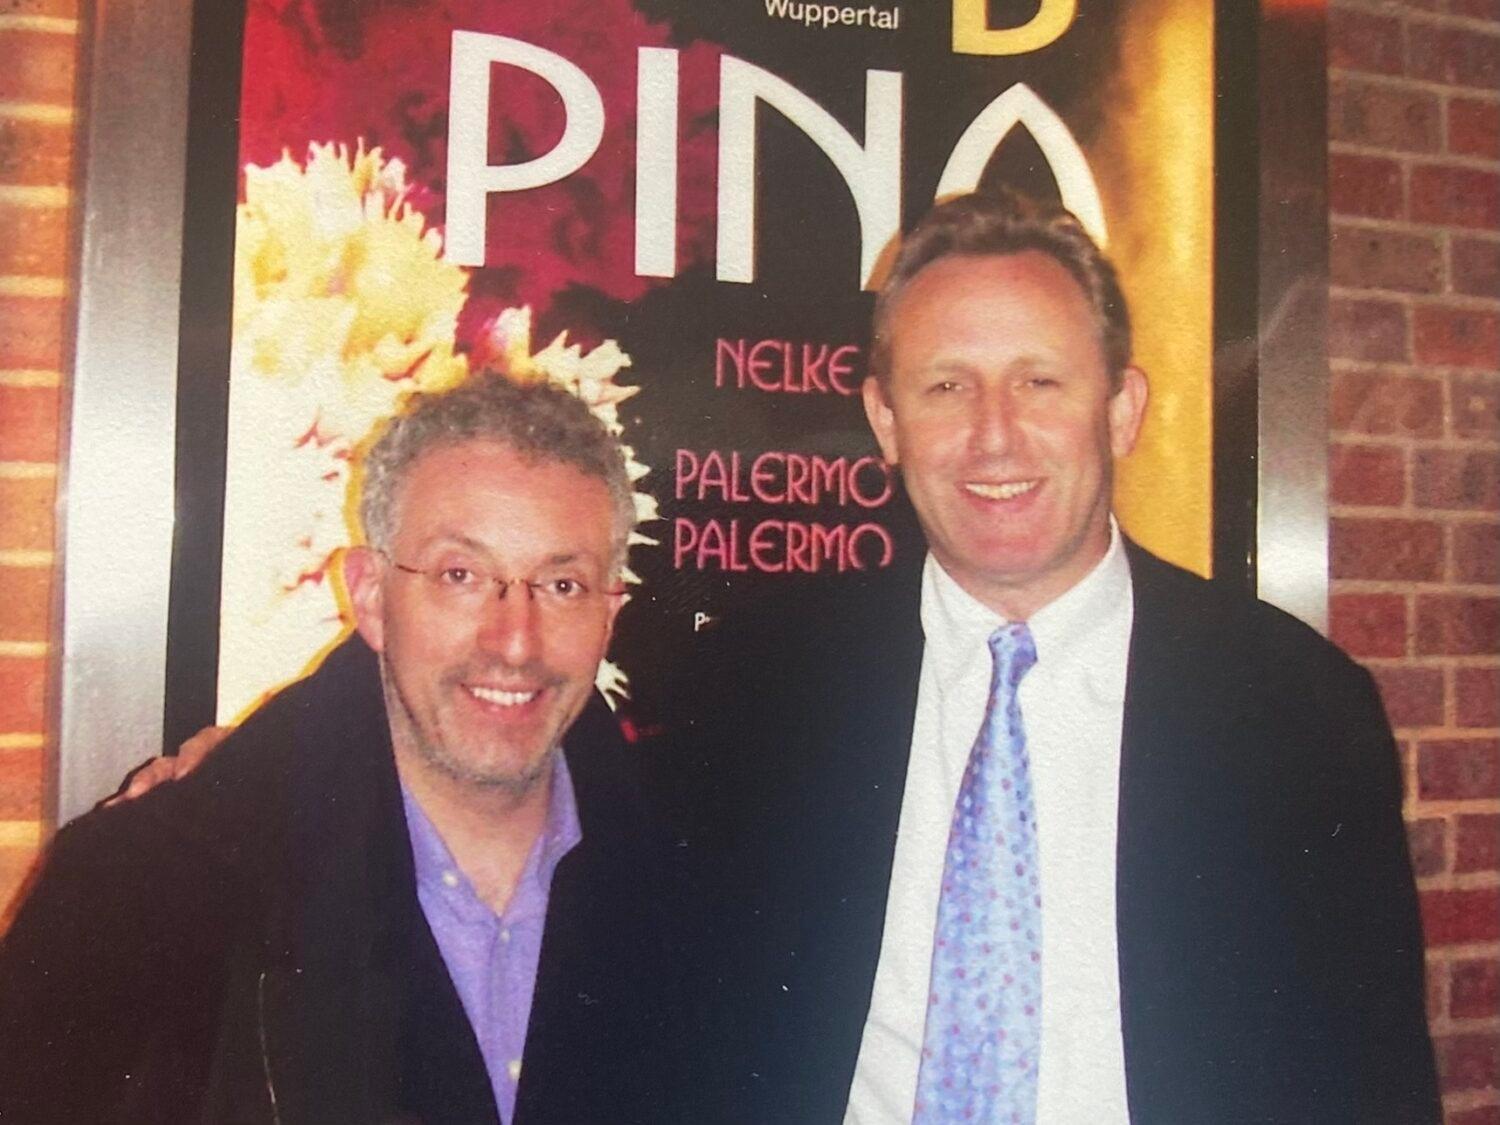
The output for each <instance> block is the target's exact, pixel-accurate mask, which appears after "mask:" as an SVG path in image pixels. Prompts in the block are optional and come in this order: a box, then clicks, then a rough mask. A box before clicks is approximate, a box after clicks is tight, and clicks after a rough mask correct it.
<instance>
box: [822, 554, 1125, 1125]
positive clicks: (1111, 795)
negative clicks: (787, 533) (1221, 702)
mask: <svg viewBox="0 0 1500 1125" xmlns="http://www.w3.org/2000/svg"><path fill="white" fill-rule="evenodd" d="M921 613H922V630H923V635H924V648H923V652H922V671H921V679H920V682H919V685H918V689H917V712H916V722H915V726H914V728H913V731H912V750H911V764H910V766H909V768H908V770H907V775H906V790H905V796H904V797H903V799H902V804H901V823H900V834H899V836H898V838H897V841H896V852H895V860H894V866H893V868H892V871H891V887H890V894H889V897H888V898H887V900H886V913H885V933H884V937H883V938H882V941H881V947H880V961H879V964H878V966H877V969H876V973H875V988H874V993H873V995H872V997H871V1002H870V1014H869V1018H868V1019H867V1021H866V1023H865V1030H864V1037H863V1040H862V1041H861V1043H860V1049H859V1062H858V1065H857V1066H856V1067H855V1071H854V1083H853V1086H852V1088H851V1090H850V1095H849V1107H848V1112H847V1114H846V1116H845V1119H844V1120H845V1125H887V1123H897V1122H909V1121H910V1120H911V1114H912V1107H913V1104H914V1102H915V1100H916V1090H917V1069H918V1066H919V1064H920V1061H921V1050H922V1036H923V1030H924V1027H925V1024H926V1017H927V995H928V977H929V974H930V971H931V967H932V942H933V928H934V926H935V924H936V919H937V905H938V896H939V892H940V887H941V883H942V876H943V861H944V858H945V855H946V853H947V845H948V828H949V823H950V821H951V820H952V817H953V805H954V801H955V800H956V799H957V797H958V787H959V784H960V782H961V781H962V779H963V773H964V767H965V765H966V764H967V763H968V758H969V751H970V749H971V748H972V747H973V745H974V740H975V738H976V736H977V735H978V731H979V725H980V722H981V721H982V720H983V717H984V709H985V704H986V702H987V700H988V696H989V687H990V674H991V670H992V660H991V657H990V653H989V649H988V646H987V641H988V638H989V635H990V634H991V633H992V632H994V630H995V629H996V628H998V627H999V626H1000V625H1002V624H1004V623H1005V622H1004V621H1003V620H1002V619H1001V618H1000V617H998V616H997V615H996V614H995V613H993V612H992V611H991V610H989V609H987V608H986V607H985V606H983V605H981V604H980V603H979V602H978V601H976V600H975V599H974V598H972V597H970V596H969V595H968V594H967V593H965V592H964V591H963V590H962V589H961V588H960V587H959V586H958V584H957V583H956V582H954V580H953V579H952V578H951V577H949V576H948V574H947V573H946V572H945V571H944V570H943V569H942V567H941V566H939V565H938V564H937V562H936V561H935V560H934V559H933V558H932V557H931V556H930V555H929V556H928V558H927V563H926V566H925V569H924V571H923V575H922V609H921ZM1132 616H1133V614H1132V601H1131V586H1130V566H1129V563H1128V561H1127V559H1126V557H1125V552H1124V549H1123V547H1122V546H1121V543H1120V534H1119V530H1118V529H1117V528H1114V527H1113V526H1112V527H1111V532H1110V546H1109V551H1108V553H1107V554H1106V555H1105V557H1104V558H1103V560H1101V561H1100V563H1099V565H1098V566H1097V567H1095V568H1094V569H1093V570H1092V571H1091V572H1090V573H1089V574H1088V576H1087V577H1086V578H1084V579H1083V580H1082V581H1081V582H1079V583H1078V584H1077V585H1076V586H1074V587H1073V588H1072V589H1071V590H1069V591H1068V592H1067V593H1065V594H1064V595H1062V597H1060V598H1058V599H1057V600H1056V601H1054V602H1052V603H1051V604H1049V605H1047V606H1046V607H1045V608H1043V609H1041V610H1039V611H1038V612H1037V613H1036V614H1034V615H1033V616H1032V618H1031V620H1030V621H1029V622H1028V624H1029V625H1030V628H1031V634H1032V637H1033V639H1034V640H1035V642H1036V650H1037V661H1036V665H1035V667H1033V668H1032V669H1031V671H1030V672H1028V673H1027V674H1026V677H1025V679H1023V680H1022V681H1021V687H1020V699H1021V716H1022V721H1023V722H1024V724H1025V728H1026V745H1027V750H1028V753H1029V755H1030V758H1031V776H1032V783H1033V790H1034V793H1035V800H1036V817H1037V836H1038V842H1037V848H1038V853H1039V854H1038V860H1039V866H1040V877H1041V892H1042V1044H1041V1063H1040V1073H1039V1075H1038V1091H1037V1102H1038V1104H1037V1122H1038V1125H1073V1123H1075V1122H1076V1123H1080V1125H1084V1123H1086V1125H1112V1123H1115V1122H1128V1121H1129V1114H1128V1112H1127V1109H1126V1102H1125V1055H1124V1048H1123V1045H1122V1041H1121V1037H1120V980H1119V956H1118V951H1117V946H1116V937H1115V828H1116V817H1117V813H1118V806H1119V780H1120V728H1121V723H1122V719H1123V714H1124V704H1125V664H1126V656H1127V651H1128V647H1129V642H1130V625H1131V620H1132Z"/></svg>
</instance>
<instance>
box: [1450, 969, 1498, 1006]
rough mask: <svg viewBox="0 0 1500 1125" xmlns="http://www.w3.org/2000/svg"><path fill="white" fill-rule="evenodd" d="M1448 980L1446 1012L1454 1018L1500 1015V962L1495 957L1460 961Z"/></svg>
mask: <svg viewBox="0 0 1500 1125" xmlns="http://www.w3.org/2000/svg"><path fill="white" fill-rule="evenodd" d="M1448 983H1449V998H1448V1014H1449V1015H1450V1016H1452V1017H1453V1018H1454V1019H1456V1020H1482V1019H1490V1018H1493V1017H1495V1016H1500V965H1497V964H1496V963H1495V962H1494V961H1459V962H1457V963H1456V964H1455V965H1454V966H1453V970H1452V972H1451V974H1450V975H1449V977H1448Z"/></svg>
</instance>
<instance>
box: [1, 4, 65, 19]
mask: <svg viewBox="0 0 1500 1125" xmlns="http://www.w3.org/2000/svg"><path fill="white" fill-rule="evenodd" d="M78 3H79V0H0V15H4V16H61V17H62V18H64V19H74V18H76V17H77V16H78Z"/></svg>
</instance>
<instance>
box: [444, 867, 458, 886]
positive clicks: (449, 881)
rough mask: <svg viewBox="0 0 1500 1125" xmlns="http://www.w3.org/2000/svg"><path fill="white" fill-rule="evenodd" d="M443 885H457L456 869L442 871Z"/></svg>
mask: <svg viewBox="0 0 1500 1125" xmlns="http://www.w3.org/2000/svg"><path fill="white" fill-rule="evenodd" d="M443 886H445V887H456V886H458V872H457V871H444V872H443Z"/></svg>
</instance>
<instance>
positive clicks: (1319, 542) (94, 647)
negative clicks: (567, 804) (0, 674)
mask: <svg viewBox="0 0 1500 1125" xmlns="http://www.w3.org/2000/svg"><path fill="white" fill-rule="evenodd" d="M1217 7H1218V11H1219V18H1220V20H1221V21H1224V30H1223V34H1224V35H1229V36H1237V37H1239V38H1236V39H1234V40H1233V42H1234V44H1235V50H1234V51H1232V52H1226V51H1223V50H1221V51H1220V52H1219V53H1218V55H1219V57H1218V61H1217V65H1218V67H1220V68H1221V69H1220V71H1219V73H1221V74H1224V73H1226V72H1225V70H1224V69H1222V68H1225V67H1230V66H1235V65H1243V66H1246V67H1248V68H1249V73H1247V74H1242V75H1241V77H1242V78H1243V79H1244V80H1245V81H1244V83H1243V88H1245V89H1247V90H1248V91H1250V92H1249V93H1248V94H1247V95H1246V97H1245V98H1244V99H1242V104H1241V106H1240V109H1239V110H1238V111H1232V112H1238V113H1239V115H1240V118H1241V119H1240V120H1239V121H1238V122H1236V123H1235V124H1236V125H1246V126H1248V128H1249V129H1250V130H1251V131H1252V135H1255V136H1257V137H1258V138H1262V139H1266V138H1273V137H1274V143H1266V144H1259V145H1258V146H1256V147H1257V148H1258V150H1259V152H1258V158H1259V159H1258V160H1255V159H1253V158H1252V160H1251V164H1253V165H1256V166H1254V167H1244V168H1239V169H1236V168H1234V167H1231V166H1220V167H1219V169H1218V170H1219V173H1220V175H1219V187H1218V190H1219V191H1220V193H1221V196H1223V197H1224V198H1226V199H1228V198H1230V197H1232V200H1233V202H1234V203H1235V204H1237V205H1242V206H1243V208H1244V212H1243V223H1242V224H1241V226H1240V230H1239V233H1238V235H1237V237H1241V238H1244V237H1248V239H1249V242H1248V245H1250V246H1258V250H1257V251H1255V252H1253V253H1252V254H1251V255H1249V256H1248V257H1249V260H1248V261H1241V262H1238V263H1236V262H1232V261H1226V260H1222V258H1221V261H1220V262H1219V263H1218V264H1217V265H1216V285H1218V286H1221V287H1222V286H1232V285H1236V284H1242V283H1248V284H1249V285H1252V286H1254V292H1255V294H1256V299H1255V300H1254V301H1246V300H1245V299H1244V292H1245V290H1244V289H1241V290H1240V292H1239V300H1238V304H1239V306H1240V307H1241V308H1242V309H1244V310H1246V311H1245V313H1244V317H1245V319H1244V321H1243V323H1240V324H1235V323H1233V322H1232V321H1230V322H1226V323H1221V324H1219V325H1216V329H1215V335H1216V338H1217V339H1216V345H1217V346H1216V363H1215V366H1216V378H1215V393H1216V395H1217V396H1219V400H1220V406H1219V407H1216V412H1215V423H1216V439H1215V440H1216V449H1217V452H1216V457H1215V468H1216V477H1217V481H1216V496H1215V518H1216V520H1220V521H1221V528H1220V529H1219V533H1216V536H1215V540H1216V544H1218V547H1217V548H1216V555H1215V568H1216V570H1217V571H1218V572H1219V573H1221V574H1225V575H1233V574H1235V573H1236V572H1238V573H1241V574H1243V575H1244V576H1245V578H1246V580H1247V581H1248V582H1249V583H1251V584H1252V586H1253V588H1255V589H1257V590H1258V591H1259V592H1260V593H1261V594H1262V596H1264V597H1267V598H1268V599H1269V600H1272V601H1275V602H1277V603H1278V604H1280V605H1282V606H1283V607H1285V608H1287V609H1289V610H1291V611H1292V612H1293V613H1296V614H1297V615H1298V616H1300V617H1302V618H1304V619H1305V620H1307V621H1309V622H1311V623H1313V624H1314V625H1317V626H1319V627H1320V628H1321V627H1322V626H1323V624H1324V622H1325V620H1326V599H1327V587H1328V571H1327V557H1326V556H1327V534H1328V533H1327V515H1328V501H1327V483H1326V481H1327V470H1326V466H1325V459H1326V448H1327V437H1326V426H1325V418H1326V405H1325V399H1326V389H1327V364H1326V360H1325V358H1324V347H1323V337H1324V327H1323V321H1324V313H1325V308H1326V301H1327V273H1326V257H1325V256H1324V254H1323V249H1322V248H1323V247H1324V246H1325V244H1326V230H1327V217H1326V207H1325V200H1324V187H1323V173H1324V166H1325V160H1326V155H1325V154H1326V143H1325V140H1324V135H1323V121H1324V114H1323V106H1324V104H1325V99H1326V93H1325V90H1324V85H1323V73H1324V72H1323V61H1322V60H1323V54H1322V51H1323V38H1324V11H1323V6H1322V4H1321V3H1320V2H1318V0H1312V2H1310V3H1308V2H1304V3H1298V4H1287V3H1285V2H1284V0H1280V2H1278V0H1262V2H1261V5H1260V11H1259V12H1258V13H1257V12H1256V11H1255V8H1254V7H1252V6H1242V5H1237V4H1231V3H1220V4H1219V5H1217ZM1238 8H1245V9H1248V11H1247V14H1246V17H1245V18H1244V20H1243V23H1238V22H1235V21H1236V20H1237V19H1238V17H1235V16H1234V15H1233V14H1232V12H1233V11H1234V10H1235V9H1238ZM191 9H192V5H191V4H189V3H186V2H184V0H96V3H95V6H94V16H93V21H92V29H91V56H92V66H91V67H90V69H89V77H88V89H89V91H90V93H89V96H88V101H87V106H88V108H87V113H88V118H87V143H86V145H85V146H84V149H83V151H84V152H85V153H88V154H92V159H90V160H89V161H88V163H87V164H86V166H85V179H84V183H83V195H84V221H83V223H82V238H81V252H80V257H79V261H80V268H79V276H78V292H79V297H80V299H79V307H78V319H77V335H76V353H75V362H74V368H73V378H72V383H71V393H72V406H71V431H70V439H69V442H68V449H67V450H66V452H65V456H64V467H63V475H62V478H61V479H62V487H63V495H65V496H66V498H67V503H66V515H65V521H64V542H65V544H66V547H65V552H64V555H63V558H64V560H65V565H64V567H63V571H62V583H61V587H62V592H63V593H62V603H63V605H62V628H61V630H60V631H59V633H58V634H57V635H59V636H60V637H61V639H62V640H61V655H60V656H59V657H57V658H56V660H57V663H58V671H59V679H58V682H59V684H60V691H59V692H58V698H57V701H56V705H57V708H58V714H57V715H56V716H54V718H55V719H56V721H55V722H54V724H53V726H52V729H54V730H56V731H57V732H58V746H57V755H56V761H57V776H56V785H55V794H56V804H55V812H56V821H57V822H58V823H61V822H64V821H66V820H68V819H70V818H71V817H73V816H76V815H77V814H78V813H80V812H82V811H84V810H86V809H87V808H88V807H89V806H90V805H92V804H93V803H94V802H95V801H96V800H98V799H99V797H101V796H102V795H104V794H106V793H108V792H110V791H111V790H112V789H113V788H114V787H115V785H116V784H117V783H118V781H119V779H120V777H121V776H122V775H123V774H124V773H125V771H126V770H127V769H128V768H130V767H131V766H132V765H134V764H136V763H137V762H138V761H140V760H141V758H142V757H143V755H144V754H145V753H146V752H147V751H149V750H153V749H155V748H156V747H157V746H159V745H160V744H161V739H162V734H163V729H164V728H163V700H164V695H165V684H166V676H167V667H168V664H167V662H168V653H167V634H168V629H167V622H168V613H169V606H170V605H171V604H172V591H171V590H170V575H171V573H172V560H173V557H174V550H175V553H176V555H177V556H178V557H181V558H187V559H191V558H194V557H199V556H198V554H197V552H199V551H203V550H205V549H206V547H209V546H211V544H212V543H214V542H217V541H218V535H219V530H218V528H216V527H215V528H205V527H200V526H198V525H199V524H204V523H206V522H213V521H212V520H211V519H209V520H205V519H204V518H203V517H204V516H205V515H207V513H178V512H176V510H175V504H176V495H177V494H176V493H175V492H174V487H173V484H174V473H175V471H176V470H175V468H174V466H175V463H176V454H177V452H178V450H179V448H180V447H181V446H182V445H183V444H184V443H191V441H192V440H193V436H192V433H191V431H192V429H193V428H194V426H196V422H195V420H192V419H185V420H184V423H185V425H184V427H179V426H178V424H177V422H178V419H177V410H176V403H177V401H178V389H179V381H178V375H177V373H178V369H179V363H178V344H179V335H180V330H179V326H180V325H185V326H186V327H187V329H188V331H187V332H186V334H185V335H183V358H182V371H183V374H184V377H186V378H194V377H198V376H201V377H205V378H208V377H212V376H213V375H214V370H211V368H214V367H215V364H216V359H215V357H216V356H218V355H219V353H221V352H222V353H224V358H225V359H227V337H228V333H227V331H225V330H223V327H222V325H221V326H219V328H218V329H215V328H214V326H213V325H212V324H211V323H206V322H205V321H204V320H202V319H201V318H202V316H203V315H205V314H206V310H209V309H211V308H212V307H213V302H214V301H215V300H222V294H217V295H216V294H215V293H213V292H206V291H205V286H209V287H210V288H211V287H213V286H218V287H221V288H222V287H223V286H226V285H227V284H228V278H218V279H217V280H215V279H208V278H198V277H193V278H191V279H190V281H189V284H188V286H187V287H186V289H185V290H184V287H183V285H182V276H183V275H182V260H183V255H182V247H183V230H184V222H183V215H184V211H183V201H184V198H185V197H187V196H188V195H190V194H195V193H196V192H197V191H198V190H200V189H204V188H211V187H212V183H214V182H218V180H221V179H222V178H223V176H224V169H223V168H222V167H219V165H220V164H222V163H223V159H222V157H223V154H222V152H220V151H219V150H218V149H217V148H215V149H214V153H215V159H214V160H213V161H210V162H209V163H210V164H212V165H213V166H212V167H208V168H207V169H206V170H205V169H204V167H203V165H201V164H200V163H199V161H198V160H197V155H196V154H197V153H198V152H199V148H198V147H197V145H198V144H199V143H201V136H200V137H199V138H198V139H197V140H195V141H194V146H195V147H194V148H193V151H194V153H195V166H194V167H193V168H191V169H189V168H187V166H186V154H187V152H188V149H189V128H190V126H189V115H188V93H189V59H190V56H193V55H196V58H194V61H193V67H194V68H195V69H194V77H195V79H196V78H197V77H198V76H200V75H206V76H207V78H208V81H205V82H204V83H203V86H202V87H200V86H199V85H198V84H197V82H196V81H195V83H194V89H195V90H200V89H202V88H214V87H215V83H217V89H218V90H219V93H220V95H222V99H221V100H219V101H218V102H217V103H216V104H215V105H213V106H211V107H209V108H210V110H211V111H212V112H211V113H209V114H208V115H207V116H208V117H209V118H211V120H210V121H209V122H208V128H209V130H210V133H213V131H214V130H215V129H217V130H218V135H219V136H221V137H222V136H223V135H224V132H225V130H226V129H227V131H228V132H229V133H232V132H233V124H232V118H233V115H234V112H235V106H236V104H237V99H236V98H235V95H234V93H232V92H231V93H229V94H224V87H226V86H230V87H233V88H234V89H235V90H237V87H238V66H237V62H236V60H233V59H228V60H227V56H226V52H230V51H237V49H238V37H237V36H235V37H231V40H232V41H231V43H230V44H228V45H226V44H225V43H224V38H223V36H222V35H210V34H208V31H207V30H205V29H204V28H201V27H200V28H199V29H198V34H197V35H196V36H195V35H194V34H193V29H192V13H191ZM199 10H200V13H201V12H202V11H204V10H205V9H204V8H203V7H202V5H200V6H199ZM213 22H218V21H213ZM219 30H220V31H222V27H221V28H220V29H219ZM1247 39H1248V42H1249V43H1253V44H1254V45H1255V49H1254V50H1246V47H1247ZM1221 42H1224V39H1223V38H1222V37H1221ZM1236 58H1238V59H1239V60H1242V62H1241V63H1238V64H1237V63H1235V62H1234V61H1233V60H1234V59H1236ZM1288 58H1293V59H1295V62H1294V63H1293V64H1292V65H1291V66H1290V67H1288V66H1287V65H1286V61H1287V59H1288ZM226 60H227V61H229V62H230V65H229V66H228V68H227V69H228V71H229V73H228V74H225V63H226ZM206 68H212V69H206ZM195 97H200V100H201V95H199V94H195ZM203 110H204V107H203V106H202V105H200V104H197V103H195V105H194V120H195V121H200V120H202V119H203V118H204V116H205V115H204V113H203ZM226 114H227V115H228V119H227V123H226V117H225V115H226ZM1230 127H1231V125H1230V123H1229V122H1227V121H1226V120H1224V119H1223V118H1221V120H1220V132H1221V134H1223V133H1225V132H1227V131H1228V129H1229V128H1230ZM210 147H211V148H212V147H213V146H212V145H211V146H210ZM219 147H220V148H221V147H222V145H220V146H219ZM1239 151H1240V152H1244V151H1245V146H1241V148H1240V149H1239ZM1250 151H1251V152H1254V149H1250ZM1268 161H1269V163H1268ZM1237 172H1243V173H1246V174H1245V175H1244V176H1243V178H1242V179H1243V182H1241V181H1240V180H1236V179H1235V174H1236V173H1237ZM230 176H231V179H230V181H229V182H230V184H231V185H232V184H233V179H232V176H233V170H232V169H231V170H230ZM216 178H217V179H216ZM205 180H207V181H211V182H205ZM230 190H231V191H232V190H233V189H232V186H231V188H230ZM1226 193H1227V194H1226ZM216 197H217V198H223V196H222V195H219V196H216ZM213 210H214V209H211V208H201V207H200V208H195V209H193V211H191V212H190V213H189V214H188V216H187V222H188V225H189V229H190V231H191V236H190V239H189V241H190V243H192V244H193V245H194V246H195V248H196V247H198V243H197V242H196V241H195V240H197V239H199V238H209V239H215V240H219V239H223V238H225V237H227V238H228V239H230V240H231V241H230V242H229V243H228V245H232V221H233V216H232V214H230V215H227V216H226V215H222V214H220V215H215V214H213ZM1216 211H1217V214H1218V216H1219V221H1220V222H1221V223H1222V222H1223V220H1224V218H1225V216H1226V215H1229V214H1230V213H1231V210H1230V208H1228V207H1226V206H1223V205H1220V206H1218V207H1217V208H1216ZM226 226H228V227H229V228H230V229H229V230H228V232H227V235H226V232H225V228H226ZM1246 232H1248V234H1247V233H1246ZM217 245H218V244H217V243H216V246H217ZM1242 245H1244V243H1243V242H1242ZM1220 249H1221V251H1222V249H1223V244H1221V247H1220ZM215 252H218V250H217V249H216V251H215ZM198 260H200V261H201V260H202V259H201V258H200V259H198ZM1221 291H1222V289H1221ZM1216 306H1218V307H1221V308H1222V307H1223V305H1222V302H1219V301H1217V300H1216ZM220 307H223V306H222V305H221V306H220ZM179 317H181V319H179ZM219 370H222V369H219ZM1220 407H1222V409H1221V408H1220ZM1247 496H1249V497H1253V498H1254V507H1253V510H1252V509H1250V508H1249V507H1248V506H1246V507H1242V508H1235V507H1234V506H1233V504H1234V503H1237V501H1233V498H1234V497H1240V498H1243V497H1247ZM1232 501H1233V502H1232ZM177 515H182V516H183V517H184V518H183V519H182V520H181V521H180V523H179V522H178V521H177V520H176V519H175V517H176V516H177ZM174 531H175V533H176V534H177V535H178V536H179V537H180V538H179V539H178V540H177V541H176V542H175V544H174ZM206 557H212V556H211V554H210V555H209V556H206ZM209 571H212V574H210V573H208V572H209ZM203 572H204V573H203V576H202V581H204V582H209V581H212V582H213V583H214V584H215V585H216V584H217V567H216V566H206V567H204V568H203ZM180 573H181V571H180ZM193 581H198V577H197V576H196V575H195V577H194V578H193ZM200 594H201V591H200ZM199 604H201V599H199ZM172 663H173V671H172V675H173V676H174V677H175V676H177V675H178V674H179V673H181V674H183V675H188V674H190V673H191V672H192V670H193V669H194V668H196V669H197V672H198V674H200V675H201V674H202V673H203V672H204V667H203V665H204V664H205V658H204V654H201V653H183V654H174V656H173V657H172ZM209 674H210V675H211V671H210V673H209ZM194 694H197V693H194ZM185 721H187V717H186V716H171V717H168V721H167V725H168V727H169V728H171V730H176V729H179V728H180V727H181V725H182V723H183V722H185ZM169 733H170V731H169Z"/></svg>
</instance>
